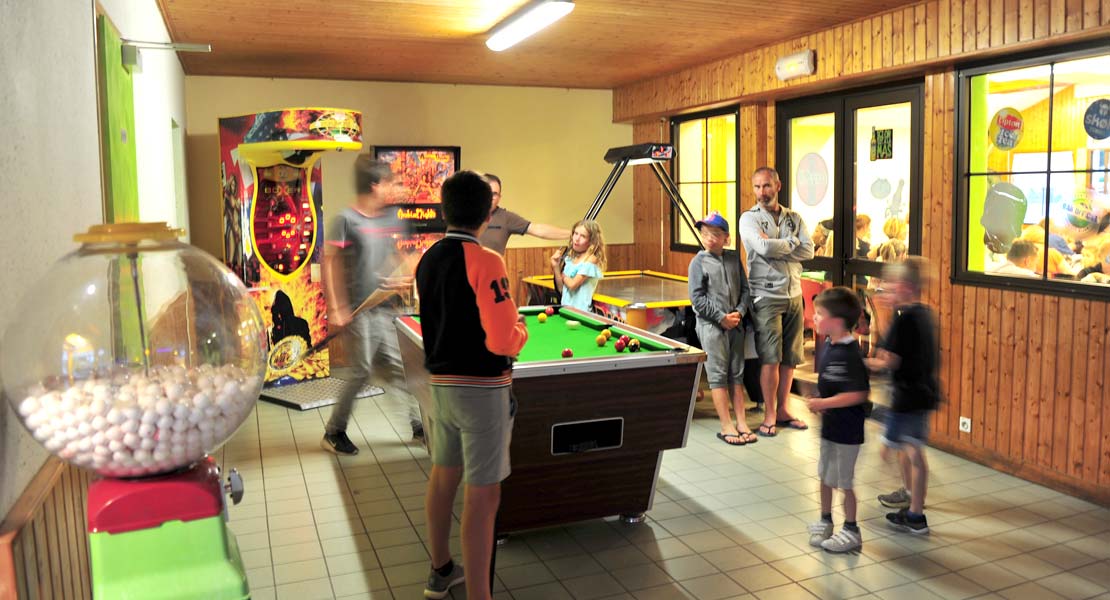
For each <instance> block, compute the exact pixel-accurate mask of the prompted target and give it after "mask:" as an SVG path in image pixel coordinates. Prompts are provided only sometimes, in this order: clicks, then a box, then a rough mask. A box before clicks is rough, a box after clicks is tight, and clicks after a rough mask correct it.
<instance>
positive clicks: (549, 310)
mask: <svg viewBox="0 0 1110 600" xmlns="http://www.w3.org/2000/svg"><path fill="white" fill-rule="evenodd" d="M543 312H544V314H546V315H547V316H549V317H550V316H551V315H553V314H555V309H554V308H553V307H550V306H548V307H547V308H545V309H543Z"/></svg>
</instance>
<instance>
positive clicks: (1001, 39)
mask: <svg viewBox="0 0 1110 600" xmlns="http://www.w3.org/2000/svg"><path fill="white" fill-rule="evenodd" d="M990 2H991V4H990V13H991V14H990V43H989V46H988V47H994V46H1001V45H1002V44H1004V43H1005V36H1006V34H1005V26H1004V19H1005V16H1006V13H1005V9H1004V0H990Z"/></svg>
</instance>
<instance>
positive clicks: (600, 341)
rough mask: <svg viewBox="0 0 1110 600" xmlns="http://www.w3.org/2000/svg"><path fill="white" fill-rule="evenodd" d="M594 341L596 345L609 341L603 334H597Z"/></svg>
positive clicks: (602, 344)
mask: <svg viewBox="0 0 1110 600" xmlns="http://www.w3.org/2000/svg"><path fill="white" fill-rule="evenodd" d="M594 341H596V342H597V345H598V346H604V345H605V342H608V341H609V338H607V337H605V336H604V335H598V336H597V338H596V339H595V340H594Z"/></svg>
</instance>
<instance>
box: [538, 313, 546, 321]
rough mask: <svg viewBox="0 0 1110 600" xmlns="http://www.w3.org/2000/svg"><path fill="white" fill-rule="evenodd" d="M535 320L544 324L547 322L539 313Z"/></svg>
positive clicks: (544, 316)
mask: <svg viewBox="0 0 1110 600" xmlns="http://www.w3.org/2000/svg"><path fill="white" fill-rule="evenodd" d="M536 319H538V320H539V322H540V323H546V322H547V315H545V314H543V313H540V314H539V315H538V316H537V317H536Z"/></svg>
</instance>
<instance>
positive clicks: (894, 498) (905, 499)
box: [879, 488, 910, 508]
mask: <svg viewBox="0 0 1110 600" xmlns="http://www.w3.org/2000/svg"><path fill="white" fill-rule="evenodd" d="M879 504H882V505H883V506H885V507H887V508H909V507H910V493H909V492H907V491H906V488H899V489H897V490H895V491H893V492H891V493H889V494H879Z"/></svg>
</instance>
